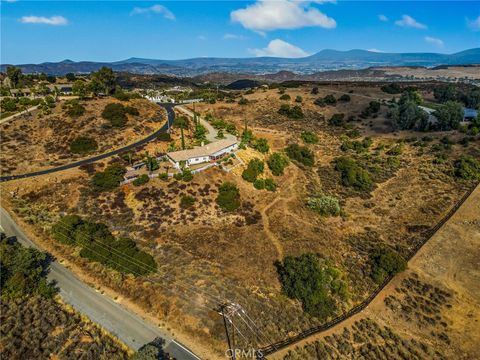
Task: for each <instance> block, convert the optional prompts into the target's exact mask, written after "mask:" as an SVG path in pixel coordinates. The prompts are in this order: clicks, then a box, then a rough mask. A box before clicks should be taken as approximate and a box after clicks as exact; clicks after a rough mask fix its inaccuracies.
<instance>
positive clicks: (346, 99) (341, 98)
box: [338, 94, 350, 102]
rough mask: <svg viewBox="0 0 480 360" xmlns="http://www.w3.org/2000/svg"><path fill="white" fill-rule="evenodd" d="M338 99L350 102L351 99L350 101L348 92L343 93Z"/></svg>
mask: <svg viewBox="0 0 480 360" xmlns="http://www.w3.org/2000/svg"><path fill="white" fill-rule="evenodd" d="M338 101H341V102H349V101H350V95H348V94H343V95H342V96H340V98H339V99H338Z"/></svg>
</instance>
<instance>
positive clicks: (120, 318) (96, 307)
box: [0, 207, 200, 360]
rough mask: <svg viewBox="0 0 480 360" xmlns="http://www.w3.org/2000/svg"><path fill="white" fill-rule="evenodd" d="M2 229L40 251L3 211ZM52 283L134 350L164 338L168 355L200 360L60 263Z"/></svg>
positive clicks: (52, 273) (53, 268)
mask: <svg viewBox="0 0 480 360" xmlns="http://www.w3.org/2000/svg"><path fill="white" fill-rule="evenodd" d="M0 225H1V227H2V228H3V231H4V232H5V234H6V235H7V236H15V237H16V238H17V240H18V242H19V243H21V244H22V245H24V246H30V247H35V248H38V246H36V245H35V243H33V241H31V240H30V239H29V238H28V237H27V236H26V235H25V233H24V232H23V231H22V229H21V228H20V227H19V226H18V225H17V224H16V223H15V222H14V221H13V219H12V218H11V217H10V215H9V214H8V213H7V212H6V211H5V210H4V209H3V208H1V207H0ZM48 279H49V280H52V281H54V282H55V283H56V286H57V287H58V288H59V289H60V292H59V293H60V296H61V297H62V299H63V301H65V302H66V303H67V304H70V305H72V306H73V307H74V308H75V309H76V310H77V311H78V312H80V313H82V314H83V315H86V316H88V318H89V319H90V320H92V321H93V322H95V323H97V324H99V325H101V326H102V327H103V328H104V329H106V330H108V331H109V332H110V333H112V334H113V335H115V336H116V337H117V338H118V339H120V340H121V341H122V342H124V343H125V344H126V345H127V346H129V347H130V348H132V349H133V350H138V349H139V348H140V347H142V346H143V345H145V344H147V343H149V342H151V341H153V340H155V339H157V338H162V339H163V340H164V341H165V345H164V350H165V352H167V353H169V354H170V355H171V356H173V357H174V358H176V359H177V360H199V359H200V358H199V357H198V356H196V355H195V354H194V353H193V352H191V351H190V350H189V349H188V348H186V347H185V346H183V345H182V344H180V343H178V342H177V341H176V340H175V339H173V338H172V337H171V335H169V334H168V333H166V332H164V331H162V330H161V329H160V328H158V327H157V326H155V325H154V324H152V323H151V322H149V321H147V320H144V319H142V318H141V317H140V316H138V315H136V314H135V313H133V312H131V311H130V310H128V309H126V308H125V307H123V306H122V305H120V304H119V303H116V302H115V301H113V300H112V299H111V298H109V297H108V296H106V295H102V294H101V293H99V292H98V291H96V290H95V289H92V288H91V287H89V286H88V285H86V284H84V283H83V282H82V281H80V280H79V279H78V278H77V277H76V276H75V274H73V272H71V271H70V270H68V269H67V268H66V267H64V266H63V265H61V264H60V263H58V262H56V261H53V262H52V263H51V264H50V272H49V274H48Z"/></svg>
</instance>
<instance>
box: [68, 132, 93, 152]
mask: <svg viewBox="0 0 480 360" xmlns="http://www.w3.org/2000/svg"><path fill="white" fill-rule="evenodd" d="M97 149H98V145H97V142H96V141H95V139H92V138H90V137H87V136H79V137H77V138H76V139H75V140H73V141H72V142H71V143H70V152H72V153H74V154H82V155H83V154H88V153H90V152H92V151H95V150H97Z"/></svg>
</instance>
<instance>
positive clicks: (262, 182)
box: [253, 179, 265, 190]
mask: <svg viewBox="0 0 480 360" xmlns="http://www.w3.org/2000/svg"><path fill="white" fill-rule="evenodd" d="M253 187H254V188H255V189H257V190H263V189H265V180H264V179H256V180H255V181H254V182H253Z"/></svg>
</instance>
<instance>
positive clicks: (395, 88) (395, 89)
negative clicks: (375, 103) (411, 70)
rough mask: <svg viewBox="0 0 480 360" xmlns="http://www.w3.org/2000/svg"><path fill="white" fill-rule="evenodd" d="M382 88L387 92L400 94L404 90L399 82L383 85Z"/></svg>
mask: <svg viewBox="0 0 480 360" xmlns="http://www.w3.org/2000/svg"><path fill="white" fill-rule="evenodd" d="M381 89H382V91H383V92H385V93H387V94H400V93H401V92H402V88H401V87H400V85H398V84H397V83H390V84H387V85H383V86H382V87H381Z"/></svg>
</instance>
